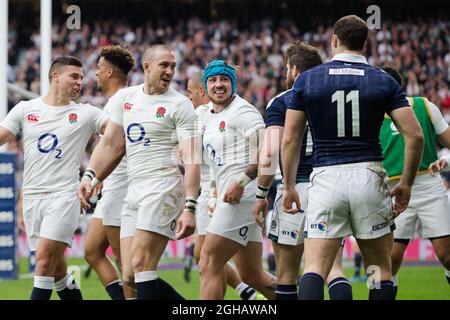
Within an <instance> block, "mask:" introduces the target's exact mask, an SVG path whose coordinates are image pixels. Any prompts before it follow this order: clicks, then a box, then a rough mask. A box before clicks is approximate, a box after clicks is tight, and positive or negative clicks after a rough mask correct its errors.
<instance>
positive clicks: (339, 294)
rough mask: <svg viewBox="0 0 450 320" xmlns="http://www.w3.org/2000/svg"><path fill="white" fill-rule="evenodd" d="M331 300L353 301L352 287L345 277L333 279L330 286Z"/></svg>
mask: <svg viewBox="0 0 450 320" xmlns="http://www.w3.org/2000/svg"><path fill="white" fill-rule="evenodd" d="M328 294H329V296H330V300H353V294H352V285H351V284H350V282H348V280H347V279H346V278H344V277H339V278H336V279H333V281H331V282H330V283H329V284H328Z"/></svg>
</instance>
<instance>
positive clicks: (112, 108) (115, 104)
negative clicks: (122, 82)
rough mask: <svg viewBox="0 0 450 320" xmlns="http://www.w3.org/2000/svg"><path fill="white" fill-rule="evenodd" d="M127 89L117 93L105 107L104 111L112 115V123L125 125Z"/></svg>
mask: <svg viewBox="0 0 450 320" xmlns="http://www.w3.org/2000/svg"><path fill="white" fill-rule="evenodd" d="M125 92H126V91H125V89H121V90H119V91H117V92H116V93H115V94H114V95H113V96H112V97H111V98H109V100H108V102H107V103H106V105H105V108H104V110H105V111H106V112H108V113H109V114H110V115H111V121H114V122H115V123H117V124H118V125H120V126H122V124H123V104H124V103H125Z"/></svg>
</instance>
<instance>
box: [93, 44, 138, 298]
mask: <svg viewBox="0 0 450 320" xmlns="http://www.w3.org/2000/svg"><path fill="white" fill-rule="evenodd" d="M133 67H134V59H133V56H132V54H131V52H130V51H129V50H128V49H125V48H123V47H121V46H106V47H103V48H102V50H101V52H100V54H99V61H98V69H97V77H98V80H97V82H98V87H99V89H100V90H101V91H102V92H103V93H104V94H105V95H106V96H107V97H108V99H109V101H108V103H107V104H106V106H105V108H104V109H103V110H104V111H106V112H108V113H110V112H111V111H110V110H109V109H110V108H111V105H112V104H114V99H115V97H114V94H115V93H116V92H117V91H118V90H119V89H121V88H125V87H126V86H127V76H128V72H129V71H130V70H131V69H132V68H133ZM127 188H128V181H127V163H126V157H123V159H122V161H121V162H120V164H119V165H118V166H117V168H116V169H115V170H114V172H112V173H111V175H110V176H109V177H108V178H107V179H106V180H105V181H104V182H103V188H102V197H101V199H100V201H99V202H98V203H97V206H96V208H95V211H94V214H93V216H92V219H91V221H90V224H89V230H88V233H87V236H86V239H85V243H84V256H85V259H86V261H87V262H88V263H89V265H90V266H91V267H93V268H94V270H95V272H97V275H98V277H99V278H100V281H101V282H102V284H103V286H104V287H105V289H106V292H107V293H108V295H109V296H110V297H111V299H113V300H123V299H125V296H126V297H127V298H133V297H134V296H135V292H134V289H133V288H131V287H129V286H127V285H125V286H124V287H123V288H122V282H121V280H120V279H119V276H118V275H117V273H116V270H115V268H114V266H113V265H112V264H111V262H110V260H109V259H108V258H107V257H106V249H107V248H108V247H109V246H111V249H112V251H113V253H114V255H115V257H116V259H117V261H118V263H119V267H121V252H120V219H121V213H122V210H123V207H124V200H125V196H126V193H127ZM127 253H128V252H127ZM127 253H126V254H127ZM124 294H125V295H124Z"/></svg>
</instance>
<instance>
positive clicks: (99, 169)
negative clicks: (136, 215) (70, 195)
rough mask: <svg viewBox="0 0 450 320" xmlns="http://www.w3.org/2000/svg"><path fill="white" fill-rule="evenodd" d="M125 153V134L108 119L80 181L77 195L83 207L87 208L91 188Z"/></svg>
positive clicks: (109, 171) (120, 127) (110, 170)
mask: <svg viewBox="0 0 450 320" xmlns="http://www.w3.org/2000/svg"><path fill="white" fill-rule="evenodd" d="M124 154H125V136H124V133H123V128H122V126H121V125H119V124H117V123H115V122H114V121H109V122H108V125H107V126H106V129H105V133H104V135H103V137H102V139H100V142H99V143H98V144H97V146H96V147H95V149H94V152H93V153H92V156H91V159H90V161H89V165H88V168H87V169H86V172H85V174H84V176H83V179H82V180H81V182H80V187H79V189H78V197H79V198H80V201H81V204H82V206H83V207H84V208H89V207H90V205H89V203H88V202H87V200H88V199H89V197H90V196H91V195H92V188H93V187H95V186H96V185H97V184H98V183H99V182H100V181H103V180H104V179H106V177H107V176H108V175H109V174H110V173H111V172H112V171H113V170H114V169H115V168H116V167H117V165H118V164H119V162H120V160H122V158H123V156H124Z"/></svg>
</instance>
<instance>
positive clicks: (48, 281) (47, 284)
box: [34, 276, 55, 290]
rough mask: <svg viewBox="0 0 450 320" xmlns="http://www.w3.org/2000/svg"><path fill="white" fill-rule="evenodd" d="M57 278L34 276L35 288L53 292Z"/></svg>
mask: <svg viewBox="0 0 450 320" xmlns="http://www.w3.org/2000/svg"><path fill="white" fill-rule="evenodd" d="M54 283H55V277H44V276H34V287H35V288H39V289H45V290H53V284H54Z"/></svg>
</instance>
